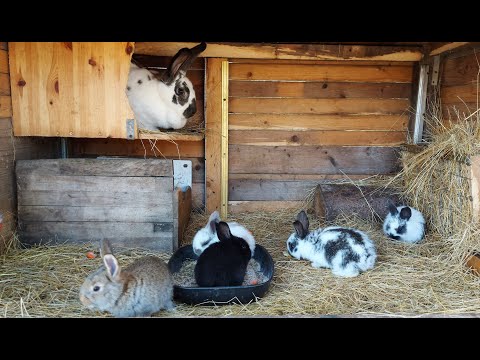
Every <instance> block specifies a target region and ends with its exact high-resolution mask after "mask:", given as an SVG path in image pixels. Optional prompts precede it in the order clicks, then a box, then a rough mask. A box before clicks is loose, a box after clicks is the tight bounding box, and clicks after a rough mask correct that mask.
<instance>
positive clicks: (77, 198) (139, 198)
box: [18, 189, 171, 208]
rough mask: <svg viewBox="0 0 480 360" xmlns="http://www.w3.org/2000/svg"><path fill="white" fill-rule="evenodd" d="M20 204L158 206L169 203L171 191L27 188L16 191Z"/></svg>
mask: <svg viewBox="0 0 480 360" xmlns="http://www.w3.org/2000/svg"><path fill="white" fill-rule="evenodd" d="M18 204H19V205H21V206H38V205H43V206H64V207H66V206H74V207H75V206H77V207H94V206H103V207H113V208H119V207H128V206H132V205H133V204H142V205H144V206H151V207H158V206H162V205H165V207H168V206H169V205H168V204H171V193H169V192H163V191H158V189H156V190H155V191H126V190H124V191H122V190H115V189H112V190H111V191H96V189H91V191H78V190H62V189H59V190H58V191H52V190H29V191H19V192H18Z"/></svg>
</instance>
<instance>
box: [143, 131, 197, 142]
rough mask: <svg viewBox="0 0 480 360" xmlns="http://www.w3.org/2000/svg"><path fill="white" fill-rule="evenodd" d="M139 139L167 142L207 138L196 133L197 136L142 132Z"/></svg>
mask: <svg viewBox="0 0 480 360" xmlns="http://www.w3.org/2000/svg"><path fill="white" fill-rule="evenodd" d="M138 138H139V139H147V140H148V139H151V140H166V141H202V140H203V139H204V138H205V134H203V133H196V134H188V133H186V134H183V133H177V132H155V133H150V132H143V131H142V130H140V131H139V133H138Z"/></svg>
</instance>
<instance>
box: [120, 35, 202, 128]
mask: <svg viewBox="0 0 480 360" xmlns="http://www.w3.org/2000/svg"><path fill="white" fill-rule="evenodd" d="M206 47H207V45H206V44H205V43H204V42H202V43H201V44H199V45H197V46H195V47H193V48H191V49H188V48H182V49H180V50H179V51H178V52H177V54H176V55H175V56H174V57H173V58H172V61H171V62H170V64H169V66H168V68H167V69H166V70H165V71H164V72H163V73H158V74H157V73H153V72H151V71H150V70H148V69H146V68H142V67H139V66H138V65H137V64H136V63H135V60H132V63H131V65H130V72H129V74H128V81H127V89H126V93H127V97H128V101H129V103H130V107H131V108H132V110H133V113H134V115H135V119H136V120H137V123H138V127H139V128H141V129H146V130H159V129H181V128H183V127H184V126H185V125H186V123H187V119H188V118H190V117H192V116H193V115H194V114H195V113H196V112H197V102H196V99H195V90H194V89H193V85H192V82H191V81H190V80H189V79H188V78H187V77H186V72H187V70H188V69H189V68H190V66H191V64H192V63H193V60H195V58H196V57H197V56H198V55H199V54H200V53H201V52H202V51H204V50H205V49H206Z"/></svg>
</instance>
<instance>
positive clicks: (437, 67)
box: [431, 55, 440, 86]
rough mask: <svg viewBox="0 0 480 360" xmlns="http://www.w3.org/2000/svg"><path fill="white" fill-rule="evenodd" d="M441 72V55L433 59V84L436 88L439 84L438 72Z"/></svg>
mask: <svg viewBox="0 0 480 360" xmlns="http://www.w3.org/2000/svg"><path fill="white" fill-rule="evenodd" d="M439 70H440V55H437V56H434V57H433V70H432V82H431V84H432V85H434V86H436V85H437V84H438V72H439Z"/></svg>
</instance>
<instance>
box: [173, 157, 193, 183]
mask: <svg viewBox="0 0 480 360" xmlns="http://www.w3.org/2000/svg"><path fill="white" fill-rule="evenodd" d="M185 186H189V187H190V188H191V187H192V161H191V160H173V188H174V189H176V188H177V187H180V188H183V187H185Z"/></svg>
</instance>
